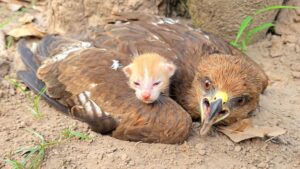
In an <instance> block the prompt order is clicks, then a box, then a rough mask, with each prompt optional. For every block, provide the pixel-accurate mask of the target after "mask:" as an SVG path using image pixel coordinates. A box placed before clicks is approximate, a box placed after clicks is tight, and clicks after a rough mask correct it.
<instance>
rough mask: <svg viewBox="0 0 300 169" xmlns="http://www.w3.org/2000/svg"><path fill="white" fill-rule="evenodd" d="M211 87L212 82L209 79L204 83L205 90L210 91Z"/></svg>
mask: <svg viewBox="0 0 300 169" xmlns="http://www.w3.org/2000/svg"><path fill="white" fill-rule="evenodd" d="M210 85H211V82H210V81H209V80H208V79H207V80H205V81H204V88H205V90H208V89H210Z"/></svg>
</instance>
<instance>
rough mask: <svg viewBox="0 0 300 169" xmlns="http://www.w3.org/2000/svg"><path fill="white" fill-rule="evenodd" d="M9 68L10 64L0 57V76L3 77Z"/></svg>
mask: <svg viewBox="0 0 300 169" xmlns="http://www.w3.org/2000/svg"><path fill="white" fill-rule="evenodd" d="M9 69H10V64H9V62H8V61H6V60H5V59H2V58H0V76H1V77H4V76H6V75H7V74H8V72H9Z"/></svg>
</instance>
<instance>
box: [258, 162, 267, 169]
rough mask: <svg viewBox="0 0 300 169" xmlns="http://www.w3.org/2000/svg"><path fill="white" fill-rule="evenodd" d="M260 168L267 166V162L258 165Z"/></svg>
mask: <svg viewBox="0 0 300 169" xmlns="http://www.w3.org/2000/svg"><path fill="white" fill-rule="evenodd" d="M257 167H258V168H266V167H267V164H266V163H264V162H261V163H259V164H258V165H257Z"/></svg>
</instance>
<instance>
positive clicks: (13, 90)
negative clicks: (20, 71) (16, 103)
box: [8, 88, 16, 96]
mask: <svg viewBox="0 0 300 169" xmlns="http://www.w3.org/2000/svg"><path fill="white" fill-rule="evenodd" d="M8 93H9V94H10V95H11V96H14V95H15V94H16V90H15V89H13V88H10V89H9V90H8Z"/></svg>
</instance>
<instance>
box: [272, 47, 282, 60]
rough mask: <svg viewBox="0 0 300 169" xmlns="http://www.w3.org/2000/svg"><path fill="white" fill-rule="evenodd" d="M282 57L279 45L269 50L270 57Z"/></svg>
mask: <svg viewBox="0 0 300 169" xmlns="http://www.w3.org/2000/svg"><path fill="white" fill-rule="evenodd" d="M282 55H283V49H282V46H281V45H274V46H272V48H271V49H270V56H271V57H272V58H275V57H279V56H282Z"/></svg>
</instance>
